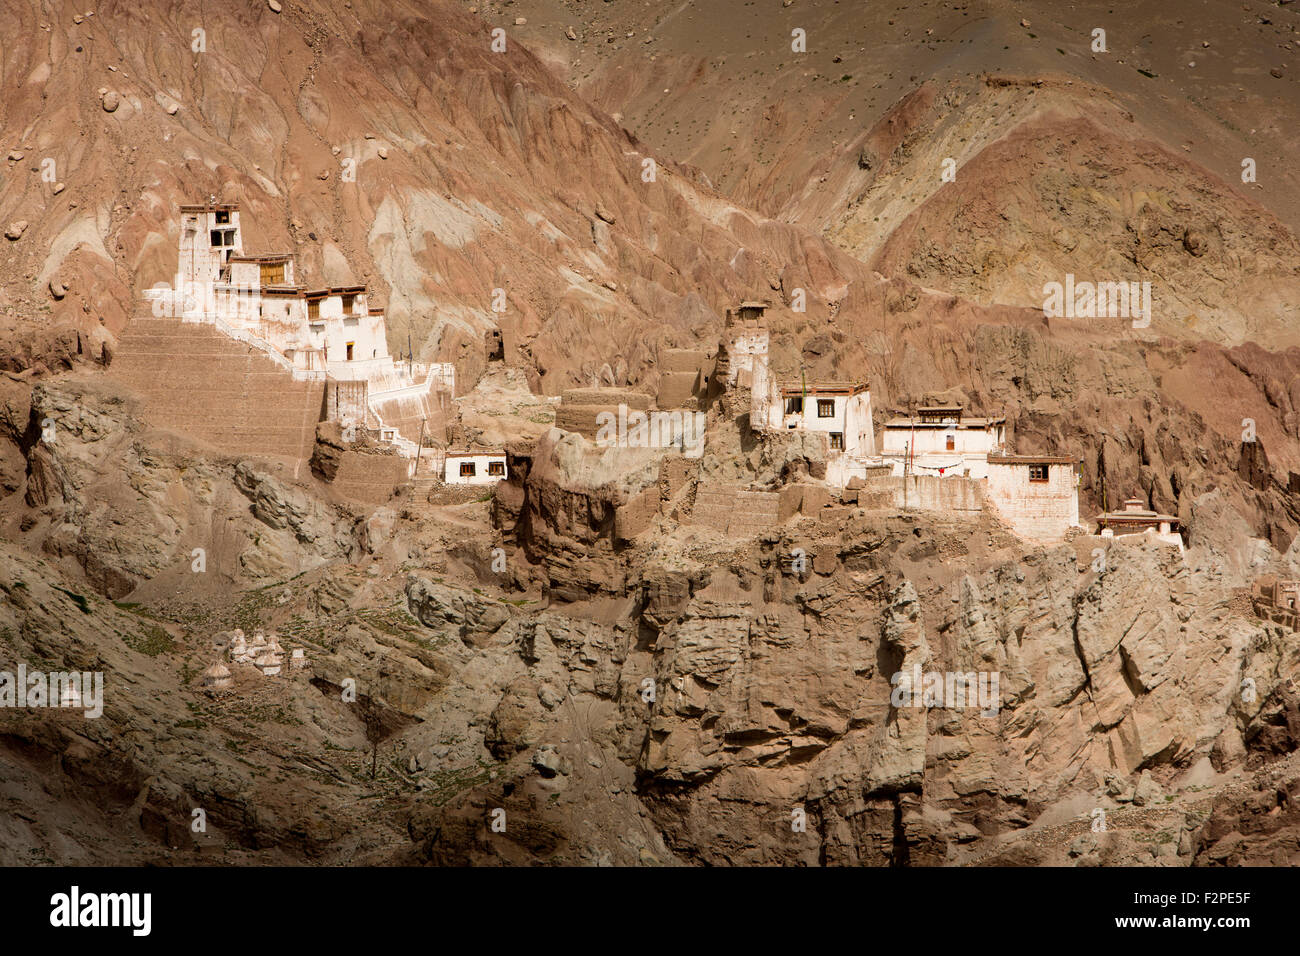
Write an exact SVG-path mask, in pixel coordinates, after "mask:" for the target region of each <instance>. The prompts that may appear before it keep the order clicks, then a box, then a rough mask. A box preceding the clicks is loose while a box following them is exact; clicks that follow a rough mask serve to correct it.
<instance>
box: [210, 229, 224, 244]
mask: <svg viewBox="0 0 1300 956" xmlns="http://www.w3.org/2000/svg"><path fill="white" fill-rule="evenodd" d="M222 244H223V243H222V242H221V230H220V229H213V230H212V245H213V246H220V245H222Z"/></svg>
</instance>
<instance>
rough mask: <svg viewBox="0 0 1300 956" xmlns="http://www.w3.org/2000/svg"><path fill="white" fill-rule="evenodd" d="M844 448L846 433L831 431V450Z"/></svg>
mask: <svg viewBox="0 0 1300 956" xmlns="http://www.w3.org/2000/svg"><path fill="white" fill-rule="evenodd" d="M843 450H844V433H843V432H831V451H843Z"/></svg>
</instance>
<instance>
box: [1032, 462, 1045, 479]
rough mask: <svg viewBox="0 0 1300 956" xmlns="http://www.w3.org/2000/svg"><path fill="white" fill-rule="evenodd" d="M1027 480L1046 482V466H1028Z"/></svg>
mask: <svg viewBox="0 0 1300 956" xmlns="http://www.w3.org/2000/svg"><path fill="white" fill-rule="evenodd" d="M1029 480H1030V481H1046V480H1047V466H1046V465H1030V466H1029Z"/></svg>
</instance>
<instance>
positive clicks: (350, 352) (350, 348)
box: [348, 342, 357, 362]
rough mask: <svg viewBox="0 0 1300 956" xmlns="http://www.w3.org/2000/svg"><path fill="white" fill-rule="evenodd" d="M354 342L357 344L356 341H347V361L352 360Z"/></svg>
mask: <svg viewBox="0 0 1300 956" xmlns="http://www.w3.org/2000/svg"><path fill="white" fill-rule="evenodd" d="M356 344H357V343H356V342H349V343H348V361H349V362H351V361H352V346H354V345H356Z"/></svg>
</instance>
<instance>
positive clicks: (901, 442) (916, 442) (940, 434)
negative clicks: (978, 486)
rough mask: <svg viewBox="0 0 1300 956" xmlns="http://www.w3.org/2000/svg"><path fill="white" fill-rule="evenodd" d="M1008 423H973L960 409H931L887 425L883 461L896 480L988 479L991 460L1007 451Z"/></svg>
mask: <svg viewBox="0 0 1300 956" xmlns="http://www.w3.org/2000/svg"><path fill="white" fill-rule="evenodd" d="M1006 423H1007V420H1006V419H1005V418H971V417H966V416H963V415H962V409H961V406H960V405H930V406H923V407H921V408H918V409H917V410H916V414H915V415H914V416H911V417H909V418H894V419H891V420H890V421H888V422H886V423H885V427H884V431H883V433H882V435H881V442H880V445H881V448H880V452H881V455H882V456H883V457H884V458H885V460H886V461H888V462H889V463H890V464H891V465H893V468H894V474H895V475H902V474H914V475H915V474H920V475H940V476H944V475H959V476H965V477H968V478H986V477H988V459H989V456H990V455H994V454H997V453H999V452H1001V451H1002V450H1003V446H1004V444H1005V442H1006Z"/></svg>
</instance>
